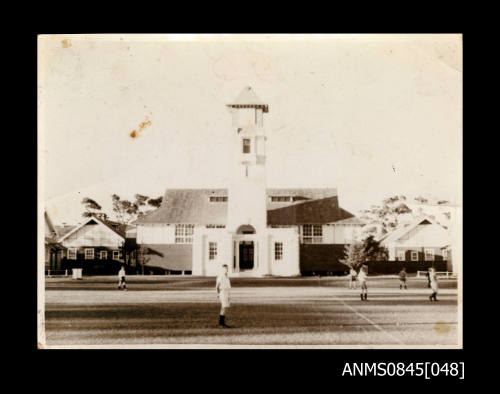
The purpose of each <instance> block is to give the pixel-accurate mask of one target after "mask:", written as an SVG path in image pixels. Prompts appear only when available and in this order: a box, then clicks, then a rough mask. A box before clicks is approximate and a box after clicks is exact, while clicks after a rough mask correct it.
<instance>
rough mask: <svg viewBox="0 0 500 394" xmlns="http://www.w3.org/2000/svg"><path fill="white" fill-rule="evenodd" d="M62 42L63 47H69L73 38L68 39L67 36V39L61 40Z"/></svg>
mask: <svg viewBox="0 0 500 394" xmlns="http://www.w3.org/2000/svg"><path fill="white" fill-rule="evenodd" d="M61 44H62V46H63V48H69V47H70V46H71V40H68V39H67V38H66V39H65V40H62V41H61Z"/></svg>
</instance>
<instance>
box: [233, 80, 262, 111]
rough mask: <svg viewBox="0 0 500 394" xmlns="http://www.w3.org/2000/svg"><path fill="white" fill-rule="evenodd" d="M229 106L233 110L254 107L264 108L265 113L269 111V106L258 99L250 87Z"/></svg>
mask: <svg viewBox="0 0 500 394" xmlns="http://www.w3.org/2000/svg"><path fill="white" fill-rule="evenodd" d="M227 106H228V107H232V108H245V107H254V108H262V109H263V111H264V112H268V111H269V107H268V105H267V104H265V103H264V102H263V101H262V100H261V99H260V98H258V97H257V95H256V94H255V92H254V91H253V89H252V88H251V87H250V86H247V87H245V88H244V89H243V90H242V91H241V93H240V94H239V95H238V97H237V98H236V99H235V100H234V101H233V102H232V103H230V104H227Z"/></svg>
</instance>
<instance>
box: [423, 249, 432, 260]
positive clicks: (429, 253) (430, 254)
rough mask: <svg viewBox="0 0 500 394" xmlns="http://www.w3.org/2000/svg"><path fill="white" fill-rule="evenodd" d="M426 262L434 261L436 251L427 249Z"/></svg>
mask: <svg viewBox="0 0 500 394" xmlns="http://www.w3.org/2000/svg"><path fill="white" fill-rule="evenodd" d="M425 261H434V249H425Z"/></svg>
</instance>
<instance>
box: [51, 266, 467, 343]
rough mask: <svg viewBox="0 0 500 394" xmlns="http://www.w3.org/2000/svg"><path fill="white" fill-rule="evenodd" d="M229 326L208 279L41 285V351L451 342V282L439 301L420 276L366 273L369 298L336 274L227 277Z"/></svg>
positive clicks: (92, 279) (453, 329)
mask: <svg viewBox="0 0 500 394" xmlns="http://www.w3.org/2000/svg"><path fill="white" fill-rule="evenodd" d="M231 283H232V287H233V288H232V292H231V303H232V305H231V308H230V310H228V313H227V322H228V323H229V324H230V325H231V326H232V328H230V329H221V328H218V327H217V321H218V312H219V305H218V303H217V298H216V294H215V291H214V285H215V282H214V279H213V278H197V277H161V276H153V277H141V276H138V277H128V278H127V286H128V291H119V290H117V289H116V280H115V278H114V277H87V278H84V279H83V280H81V281H74V280H72V279H67V278H51V279H47V281H46V286H45V287H46V293H45V305H46V308H45V333H46V344H47V345H48V346H49V347H52V346H54V347H58V346H74V345H83V346H86V345H104V346H113V345H174V344H184V345H186V344H189V345H216V346H224V345H237V346H247V345H272V346H277V345H288V346H290V345H292V346H317V345H333V346H348V347H357V346H362V347H373V346H378V347H380V346H382V347H384V346H387V347H389V346H396V347H406V346H410V347H420V346H429V347H435V346H442V345H443V346H449V347H457V344H458V343H459V340H458V327H457V324H458V316H457V312H458V307H457V289H456V281H453V280H442V281H441V282H440V293H439V295H438V299H439V301H438V302H436V303H432V302H430V301H429V299H428V294H429V290H428V289H427V288H425V280H423V279H417V278H410V280H409V283H408V285H409V286H408V287H409V289H408V290H400V289H399V281H398V280H397V278H396V277H378V278H370V281H369V282H368V286H369V290H368V301H361V300H360V298H359V291H358V290H349V289H347V288H346V287H347V286H346V284H347V281H346V279H345V278H336V277H326V278H321V279H317V278H263V279H250V278H235V279H232V280H231Z"/></svg>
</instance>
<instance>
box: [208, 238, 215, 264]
mask: <svg viewBox="0 0 500 394" xmlns="http://www.w3.org/2000/svg"><path fill="white" fill-rule="evenodd" d="M208 259H209V260H216V259H217V242H209V243H208Z"/></svg>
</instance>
